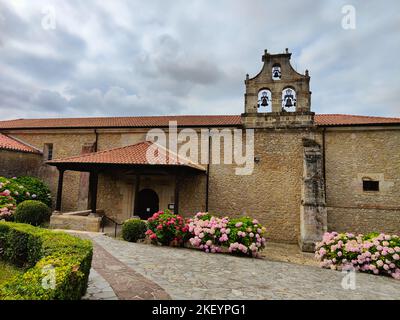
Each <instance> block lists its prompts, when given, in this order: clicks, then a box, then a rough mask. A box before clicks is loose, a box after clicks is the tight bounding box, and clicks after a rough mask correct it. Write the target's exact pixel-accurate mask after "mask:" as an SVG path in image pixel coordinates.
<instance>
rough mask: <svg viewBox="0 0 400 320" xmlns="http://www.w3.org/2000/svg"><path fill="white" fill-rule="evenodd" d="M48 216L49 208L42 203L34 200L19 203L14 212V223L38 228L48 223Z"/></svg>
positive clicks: (49, 213) (49, 214)
mask: <svg viewBox="0 0 400 320" xmlns="http://www.w3.org/2000/svg"><path fill="white" fill-rule="evenodd" d="M50 216H51V210H50V208H49V207H48V206H47V205H45V204H44V203H43V202H41V201H36V200H26V201H24V202H21V203H20V204H19V205H17V209H16V210H15V222H20V223H28V224H31V225H33V226H40V225H41V224H43V223H44V222H47V221H49V219H50Z"/></svg>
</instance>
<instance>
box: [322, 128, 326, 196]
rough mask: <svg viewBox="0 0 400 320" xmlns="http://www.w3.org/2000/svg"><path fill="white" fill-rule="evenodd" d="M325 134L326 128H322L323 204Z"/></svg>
mask: <svg viewBox="0 0 400 320" xmlns="http://www.w3.org/2000/svg"><path fill="white" fill-rule="evenodd" d="M325 132H326V128H325V127H324V128H323V129H322V163H323V177H324V193H325V203H326V169H325V165H326V156H325V147H326V143H325Z"/></svg>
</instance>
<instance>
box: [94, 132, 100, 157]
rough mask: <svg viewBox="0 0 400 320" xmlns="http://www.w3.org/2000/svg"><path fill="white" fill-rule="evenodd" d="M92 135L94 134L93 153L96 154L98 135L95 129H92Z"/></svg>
mask: <svg viewBox="0 0 400 320" xmlns="http://www.w3.org/2000/svg"><path fill="white" fill-rule="evenodd" d="M94 134H95V137H96V138H95V141H94V152H97V142H98V140H99V133H98V132H97V129H94Z"/></svg>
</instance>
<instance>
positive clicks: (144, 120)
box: [0, 114, 400, 130]
mask: <svg viewBox="0 0 400 320" xmlns="http://www.w3.org/2000/svg"><path fill="white" fill-rule="evenodd" d="M169 121H177V124H178V126H181V127H184V126H186V127H195V126H200V127H213V126H214V127H218V126H239V125H241V118H240V115H221V116H214V115H198V116H193V115H191V116H190V115H189V116H153V117H98V118H55V119H16V120H6V121H0V130H1V129H3V130H11V129H39V128H40V129H49V128H121V127H126V128H152V127H168V124H169ZM315 123H316V125H318V126H344V125H370V124H374V125H375V124H400V118H386V117H372V116H358V115H347V114H317V115H315Z"/></svg>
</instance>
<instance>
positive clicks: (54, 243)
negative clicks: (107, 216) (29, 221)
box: [0, 222, 93, 300]
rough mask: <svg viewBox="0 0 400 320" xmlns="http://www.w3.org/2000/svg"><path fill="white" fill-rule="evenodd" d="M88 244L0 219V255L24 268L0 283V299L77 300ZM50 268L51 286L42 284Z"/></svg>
mask: <svg viewBox="0 0 400 320" xmlns="http://www.w3.org/2000/svg"><path fill="white" fill-rule="evenodd" d="M92 254H93V249H92V244H91V243H90V241H88V240H81V239H79V238H76V237H73V236H71V235H68V234H65V233H61V232H54V231H50V230H46V229H41V228H36V227H33V226H30V225H26V224H19V223H10V222H0V259H1V260H4V261H7V262H10V263H12V264H14V265H16V266H19V267H23V268H26V272H25V273H24V274H21V275H20V276H17V277H16V278H14V279H13V280H10V281H9V282H6V283H5V284H4V285H3V286H1V287H0V300H78V299H80V298H81V297H82V296H83V295H84V294H85V293H86V289H87V283H88V278H89V272H90V267H91V263H92ZM48 267H51V268H54V269H53V270H54V274H55V288H46V287H44V286H43V285H42V282H43V281H46V279H45V278H46V277H48V274H49V273H48V272H46V271H45V270H46V268H48Z"/></svg>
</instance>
